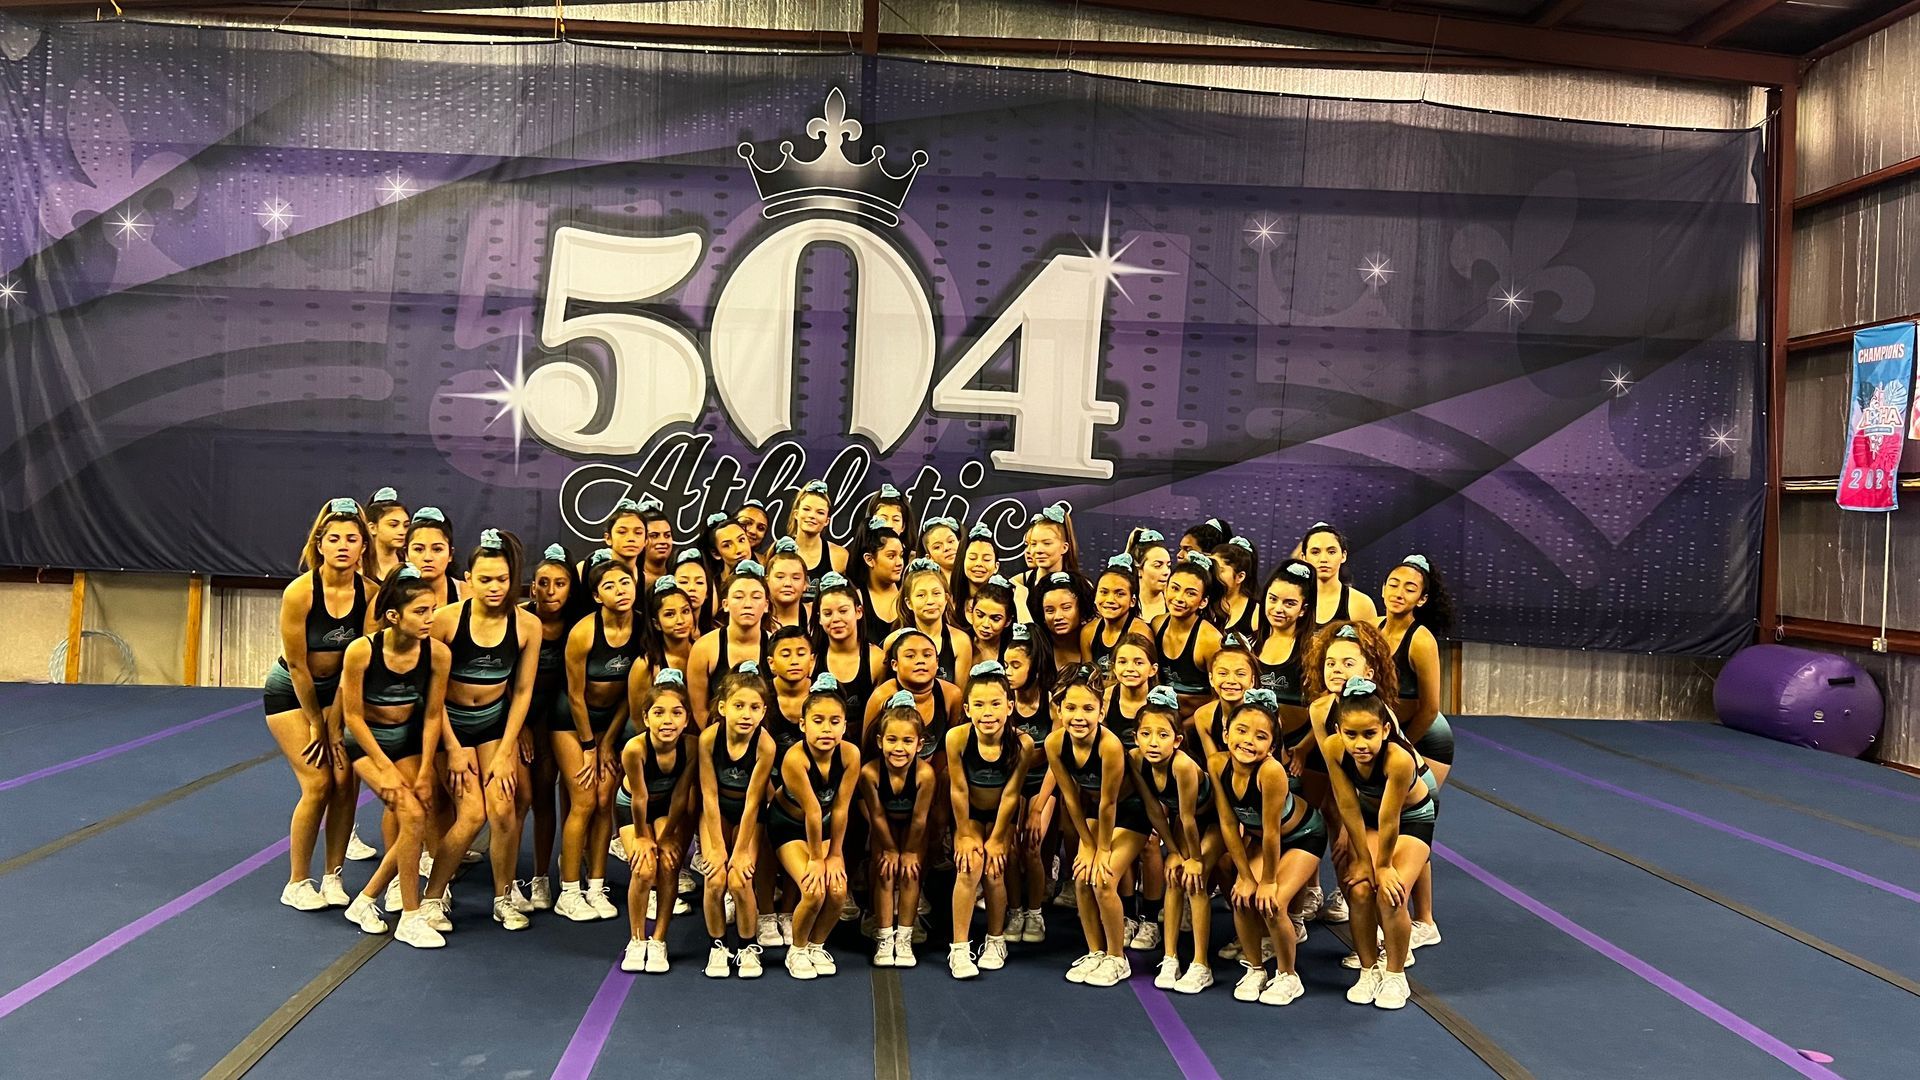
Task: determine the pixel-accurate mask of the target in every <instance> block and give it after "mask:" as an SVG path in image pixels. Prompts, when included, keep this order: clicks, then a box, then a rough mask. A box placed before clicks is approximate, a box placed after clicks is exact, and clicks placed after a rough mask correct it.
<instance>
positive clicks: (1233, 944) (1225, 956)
mask: <svg viewBox="0 0 1920 1080" xmlns="http://www.w3.org/2000/svg"><path fill="white" fill-rule="evenodd" d="M1213 955H1215V956H1217V957H1219V958H1220V959H1222V960H1238V959H1240V939H1239V938H1234V939H1232V940H1231V941H1228V942H1227V943H1226V944H1225V945H1222V946H1220V951H1219V952H1217V953H1214V954H1213Z"/></svg>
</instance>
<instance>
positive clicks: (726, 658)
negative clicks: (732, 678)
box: [707, 626, 767, 693]
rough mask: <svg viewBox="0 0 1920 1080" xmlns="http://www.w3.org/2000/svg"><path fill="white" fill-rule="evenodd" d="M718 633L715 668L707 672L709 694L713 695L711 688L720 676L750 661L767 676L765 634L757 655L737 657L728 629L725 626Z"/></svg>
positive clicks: (762, 636) (761, 636)
mask: <svg viewBox="0 0 1920 1080" xmlns="http://www.w3.org/2000/svg"><path fill="white" fill-rule="evenodd" d="M718 633H719V635H720V643H719V646H718V647H717V648H715V649H714V651H713V652H714V657H713V659H714V667H713V668H712V669H711V670H709V671H708V672H707V686H708V687H709V693H711V687H712V686H713V683H714V680H716V679H718V678H719V677H720V676H722V675H725V674H726V673H727V672H729V671H732V670H733V669H734V668H737V667H739V666H740V665H741V664H744V663H746V662H747V661H749V660H751V661H753V662H754V663H756V664H758V665H759V666H760V672H761V674H762V675H764V674H766V671H767V637H766V635H765V634H762V635H760V651H759V652H758V653H757V654H756V655H753V656H741V657H736V656H734V655H733V636H732V635H731V634H729V633H727V628H726V627H724V626H722V627H721V628H720V629H719V631H718Z"/></svg>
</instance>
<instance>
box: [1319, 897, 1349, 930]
mask: <svg viewBox="0 0 1920 1080" xmlns="http://www.w3.org/2000/svg"><path fill="white" fill-rule="evenodd" d="M1348 917H1349V912H1348V911H1347V894H1346V893H1343V892H1341V891H1340V890H1339V889H1335V890H1333V891H1332V892H1330V893H1328V894H1327V899H1326V902H1325V903H1323V904H1322V905H1321V906H1320V921H1321V922H1329V923H1343V922H1346V921H1347V919H1348Z"/></svg>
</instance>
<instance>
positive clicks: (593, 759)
mask: <svg viewBox="0 0 1920 1080" xmlns="http://www.w3.org/2000/svg"><path fill="white" fill-rule="evenodd" d="M587 562H588V564H589V567H588V570H587V580H586V591H587V593H588V594H589V595H591V596H592V597H593V598H594V600H595V601H596V602H597V604H598V606H597V607H596V608H595V610H594V612H593V614H592V615H591V616H588V617H587V618H584V619H581V620H580V622H579V623H578V624H576V625H575V626H574V628H573V629H572V630H571V631H569V632H568V633H567V704H568V709H569V712H570V714H571V716H572V718H573V728H572V730H570V731H567V730H562V731H555V732H554V733H553V739H552V742H553V752H554V757H555V758H557V759H558V761H559V764H560V773H561V775H562V776H565V777H566V779H567V785H568V788H567V821H566V825H565V826H564V827H563V828H562V831H561V846H560V898H559V899H558V900H557V901H555V902H554V906H553V910H554V911H555V912H557V913H559V914H560V915H562V916H564V917H566V918H568V919H571V920H573V921H574V922H589V921H591V920H594V919H611V918H613V917H614V916H615V915H617V914H619V911H618V909H616V908H615V907H614V906H613V902H612V901H610V900H608V899H607V895H606V892H607V889H606V873H607V843H608V840H609V838H610V834H611V833H612V831H613V791H614V788H615V787H616V786H618V785H617V784H616V782H615V781H616V779H617V778H618V775H619V770H618V768H617V766H618V763H619V760H620V750H621V747H620V746H619V745H618V743H619V740H618V739H617V738H615V736H616V735H617V734H618V732H619V730H620V726H621V724H622V723H623V722H624V721H625V720H626V718H627V710H628V707H629V704H630V703H629V700H628V692H627V690H628V684H629V681H630V676H631V675H632V673H633V669H634V668H635V667H640V666H644V665H645V664H646V663H647V634H646V629H645V624H643V623H642V622H640V621H639V620H638V619H635V618H634V616H633V600H634V596H633V591H634V577H633V571H631V570H629V569H628V568H627V567H626V566H624V565H622V564H621V563H620V562H619V561H618V560H616V559H614V558H613V557H612V555H611V553H609V552H607V551H606V549H605V548H602V549H601V550H599V551H596V552H594V553H593V554H592V555H590V556H588V558H587ZM583 863H584V864H585V868H586V871H587V876H586V886H585V888H584V889H582V887H581V877H580V875H581V869H582V864H583Z"/></svg>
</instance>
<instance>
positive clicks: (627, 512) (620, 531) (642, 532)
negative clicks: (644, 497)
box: [580, 499, 647, 581]
mask: <svg viewBox="0 0 1920 1080" xmlns="http://www.w3.org/2000/svg"><path fill="white" fill-rule="evenodd" d="M601 543H602V544H604V545H605V547H606V549H607V551H609V552H610V553H612V555H613V560H614V561H615V562H617V563H619V564H620V565H621V566H624V567H626V568H627V572H628V573H630V574H632V575H633V576H634V580H635V581H639V580H640V578H641V568H642V567H643V566H644V565H645V562H646V550H647V522H646V519H645V517H644V516H643V514H642V512H641V509H640V504H639V503H637V502H634V501H633V500H632V499H621V500H620V501H619V502H617V503H615V504H614V505H613V515H612V516H611V517H609V518H607V525H606V534H605V535H604V536H603V537H602V538H601ZM586 572H587V571H586V566H585V564H584V563H583V564H582V565H581V567H580V573H581V574H583V575H584V574H585V573H586Z"/></svg>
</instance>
